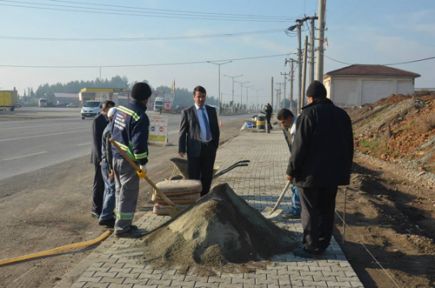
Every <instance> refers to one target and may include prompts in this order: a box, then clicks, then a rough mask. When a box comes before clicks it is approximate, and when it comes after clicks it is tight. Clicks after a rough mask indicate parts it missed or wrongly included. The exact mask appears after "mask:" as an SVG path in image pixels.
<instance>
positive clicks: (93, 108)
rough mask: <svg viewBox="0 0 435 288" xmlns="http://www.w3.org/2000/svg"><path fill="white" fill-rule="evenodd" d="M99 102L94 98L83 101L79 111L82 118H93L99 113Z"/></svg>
mask: <svg viewBox="0 0 435 288" xmlns="http://www.w3.org/2000/svg"><path fill="white" fill-rule="evenodd" d="M100 109H101V102H100V101H95V100H89V101H86V102H85V103H83V107H82V110H81V111H80V113H81V114H82V119H85V118H87V117H89V118H94V117H96V116H97V115H98V114H100Z"/></svg>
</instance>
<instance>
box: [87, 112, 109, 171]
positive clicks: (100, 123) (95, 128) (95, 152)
mask: <svg viewBox="0 0 435 288" xmlns="http://www.w3.org/2000/svg"><path fill="white" fill-rule="evenodd" d="M107 123H108V121H107V118H106V116H104V115H103V114H100V115H98V116H97V118H95V119H94V121H93V122H92V140H93V141H92V142H93V145H92V151H91V163H94V164H95V165H97V164H99V163H100V162H101V147H102V137H103V131H104V128H106V126H107Z"/></svg>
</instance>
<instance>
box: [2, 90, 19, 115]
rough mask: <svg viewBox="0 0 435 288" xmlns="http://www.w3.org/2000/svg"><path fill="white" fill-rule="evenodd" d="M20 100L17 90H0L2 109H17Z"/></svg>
mask: <svg viewBox="0 0 435 288" xmlns="http://www.w3.org/2000/svg"><path fill="white" fill-rule="evenodd" d="M17 102H18V93H17V90H15V89H14V90H0V109H1V108H7V109H9V110H11V111H14V110H15V107H17Z"/></svg>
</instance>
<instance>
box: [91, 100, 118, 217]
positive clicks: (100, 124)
mask: <svg viewBox="0 0 435 288" xmlns="http://www.w3.org/2000/svg"><path fill="white" fill-rule="evenodd" d="M114 106H115V103H114V102H113V101H110V100H107V101H105V102H103V104H102V105H101V112H100V114H99V115H98V116H97V118H95V119H94V121H93V122H92V140H93V145H92V151H91V163H93V164H94V168H95V174H94V184H93V187H92V210H91V214H92V216H94V217H96V218H99V217H100V214H101V209H102V208H103V195H104V181H103V176H102V174H101V166H100V162H101V145H102V136H103V131H104V128H106V126H107V123H108V120H107V116H106V114H107V111H109V109H110V108H112V107H114Z"/></svg>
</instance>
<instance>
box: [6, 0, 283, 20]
mask: <svg viewBox="0 0 435 288" xmlns="http://www.w3.org/2000/svg"><path fill="white" fill-rule="evenodd" d="M0 2H2V3H0V6H9V7H20V8H29V9H38V10H49V11H62V12H79V13H90V14H105V15H124V16H138V17H143V16H147V17H153V18H170V19H174V18H176V19H191V20H214V21H239V22H288V21H290V19H288V18H278V17H270V18H261V17H252V16H249V15H245V16H240V15H241V14H240V15H239V16H230V15H223V14H222V15H207V14H206V15H204V14H199V13H198V14H192V13H190V14H189V13H187V14H186V13H182V12H170V10H163V9H161V10H162V11H166V12H158V11H155V10H154V11H148V12H147V11H137V10H140V9H134V10H132V9H131V8H129V9H119V8H118V9H111V8H93V7H87V6H80V5H64V4H47V3H35V2H28V1H13V0H0ZM144 9H145V8H144ZM156 10H157V9H156ZM168 11H169V12H168ZM235 15H236V14H235ZM266 17H268V16H266Z"/></svg>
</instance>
